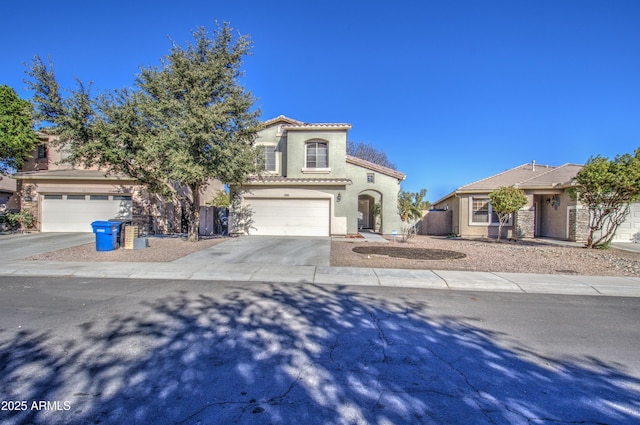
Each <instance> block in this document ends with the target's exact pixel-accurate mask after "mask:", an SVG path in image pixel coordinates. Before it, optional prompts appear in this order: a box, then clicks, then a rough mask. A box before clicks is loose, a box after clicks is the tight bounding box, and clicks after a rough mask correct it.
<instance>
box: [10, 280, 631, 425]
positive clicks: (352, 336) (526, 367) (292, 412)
mask: <svg viewBox="0 0 640 425" xmlns="http://www.w3.org/2000/svg"><path fill="white" fill-rule="evenodd" d="M254 288H255V287H247V288H243V290H242V291H241V290H240V289H237V288H230V290H229V291H227V293H226V294H225V295H221V296H217V297H216V296H212V295H199V294H195V293H191V292H184V291H174V292H173V293H171V294H170V295H167V296H165V297H163V298H160V299H157V300H155V301H144V300H143V301H139V303H138V304H139V305H138V306H137V307H138V308H137V309H136V310H135V311H136V313H122V314H120V315H113V316H111V318H109V319H104V320H101V319H99V318H98V317H97V316H94V317H93V318H88V319H86V321H85V322H84V323H82V325H79V327H80V331H81V332H80V333H81V337H80V338H76V339H70V338H69V337H68V336H67V337H66V338H69V339H65V336H61V337H58V339H55V337H54V336H52V334H51V333H50V332H48V331H46V330H42V331H34V330H25V331H23V332H19V333H16V334H15V335H14V336H13V337H11V338H7V333H6V331H5V332H3V335H4V338H3V340H2V343H1V345H0V358H1V359H2V362H1V364H2V375H1V377H0V388H1V390H0V391H1V392H2V399H3V400H29V401H32V400H49V401H55V400H58V401H61V402H64V401H67V402H68V407H69V409H68V410H66V409H65V407H66V406H67V405H65V404H61V405H60V406H62V410H61V411H52V410H28V411H13V412H7V411H2V412H0V415H1V416H0V419H1V421H2V423H3V424H19V423H38V424H47V423H66V424H86V423H94V424H107V423H108V424H115V423H154V424H196V423H202V424H205V423H239V424H252V423H273V424H284V423H305V424H320V423H332V424H347V423H348V424H352V423H360V424H364V423H375V424H382V423H385V424H404V423H473V424H485V423H486V424H527V423H553V422H556V421H557V422H562V423H603V424H604V423H609V424H613V423H615V424H631V423H637V422H638V412H639V411H640V394H639V392H638V388H639V387H640V382H639V381H638V379H636V378H634V377H632V376H629V375H627V374H625V373H623V371H621V370H618V369H616V367H615V366H613V365H607V364H603V363H601V362H599V361H597V360H595V359H589V358H587V359H548V358H535V354H533V353H527V356H523V355H522V353H521V352H519V349H513V348H512V349H507V348H504V347H502V346H501V345H499V344H498V341H499V340H500V337H501V336H500V335H499V334H496V333H493V332H488V331H485V330H481V329H479V328H476V327H473V326H471V325H468V324H463V323H461V322H460V321H459V320H453V319H452V318H449V317H442V316H439V317H431V316H430V314H429V306H428V305H427V304H424V303H418V302H415V301H413V300H411V299H403V300H401V301H400V302H398V303H396V302H389V301H385V300H381V299H379V298H373V297H369V296H367V295H361V294H354V293H352V292H350V291H349V290H347V289H346V288H330V289H326V288H322V287H317V286H313V285H309V284H305V285H288V286H277V285H264V286H262V287H259V288H258V289H254ZM98 316H99V315H98ZM80 320H81V319H80ZM469 321H470V320H469ZM522 350H523V351H526V348H525V347H522Z"/></svg>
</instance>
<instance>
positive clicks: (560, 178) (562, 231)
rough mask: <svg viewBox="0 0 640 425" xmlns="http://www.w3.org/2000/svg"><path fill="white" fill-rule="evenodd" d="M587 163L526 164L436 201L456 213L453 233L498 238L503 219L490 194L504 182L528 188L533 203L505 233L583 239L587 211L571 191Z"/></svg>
mask: <svg viewBox="0 0 640 425" xmlns="http://www.w3.org/2000/svg"><path fill="white" fill-rule="evenodd" d="M581 168H582V166H581V165H576V164H564V165H561V166H559V167H556V166H549V165H538V164H536V163H535V162H534V163H529V164H523V165H520V166H518V167H515V168H511V169H510V170H507V171H504V172H502V173H499V174H496V175H494V176H491V177H487V178H485V179H482V180H478V181H476V182H473V183H470V184H467V185H464V186H462V187H459V188H458V189H456V190H455V191H453V192H452V193H450V194H448V195H447V196H445V197H444V198H442V199H440V200H438V201H436V202H435V203H434V209H436V210H442V211H447V213H448V214H450V215H451V218H450V221H449V222H450V223H451V229H450V233H454V234H457V235H459V236H462V237H496V236H497V234H498V217H497V215H496V214H495V213H494V212H493V211H492V208H491V203H490V202H489V193H490V192H492V191H493V190H495V189H497V188H499V187H501V186H513V187H517V188H519V189H522V190H523V191H524V192H525V194H526V195H527V198H528V202H527V204H526V205H525V206H524V207H523V208H522V209H520V211H518V212H517V213H516V214H515V216H514V217H511V218H510V220H509V222H508V223H507V224H506V225H505V226H504V228H503V232H504V233H503V236H514V237H515V236H517V237H528V238H533V237H548V238H555V239H563V240H583V238H584V237H585V236H586V233H585V230H586V229H585V226H584V225H585V224H586V222H585V220H586V219H587V218H588V216H585V213H586V210H583V209H581V208H578V209H576V202H575V201H574V200H572V199H571V197H570V196H569V193H568V189H569V188H570V187H571V186H572V182H573V179H574V177H575V175H576V174H577V172H578V171H579V170H580V169H581Z"/></svg>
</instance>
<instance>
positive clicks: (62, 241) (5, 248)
mask: <svg viewBox="0 0 640 425" xmlns="http://www.w3.org/2000/svg"><path fill="white" fill-rule="evenodd" d="M92 242H95V235H94V234H93V233H30V234H25V235H18V234H16V235H4V236H2V237H0V253H1V258H0V262H4V261H11V260H19V259H22V258H26V257H29V256H31V255H37V254H42V253H45V252H52V251H57V250H59V249H65V248H70V247H72V246H76V245H83V244H87V243H92Z"/></svg>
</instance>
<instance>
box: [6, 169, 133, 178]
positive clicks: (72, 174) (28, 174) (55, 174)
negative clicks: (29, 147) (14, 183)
mask: <svg viewBox="0 0 640 425" xmlns="http://www.w3.org/2000/svg"><path fill="white" fill-rule="evenodd" d="M14 177H15V178H16V179H18V180H33V179H45V180H56V179H60V180H134V179H132V178H131V177H128V176H126V175H124V174H108V175H107V173H106V171H101V170H84V169H75V168H70V169H66V170H45V171H24V172H20V173H16V174H15V175H14Z"/></svg>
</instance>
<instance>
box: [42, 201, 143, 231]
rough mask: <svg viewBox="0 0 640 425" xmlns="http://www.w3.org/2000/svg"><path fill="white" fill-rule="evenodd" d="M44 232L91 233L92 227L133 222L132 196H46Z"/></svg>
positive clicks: (43, 214)
mask: <svg viewBox="0 0 640 425" xmlns="http://www.w3.org/2000/svg"><path fill="white" fill-rule="evenodd" d="M41 205H42V208H41V214H40V217H41V219H40V222H41V223H40V231H41V232H91V231H92V229H91V223H92V222H94V221H96V220H109V219H110V218H121V219H129V220H130V219H131V210H132V201H131V195H128V194H122V195H118V194H116V195H113V194H110V195H105V194H92V195H85V194H75V193H69V194H43V195H42V203H41Z"/></svg>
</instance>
